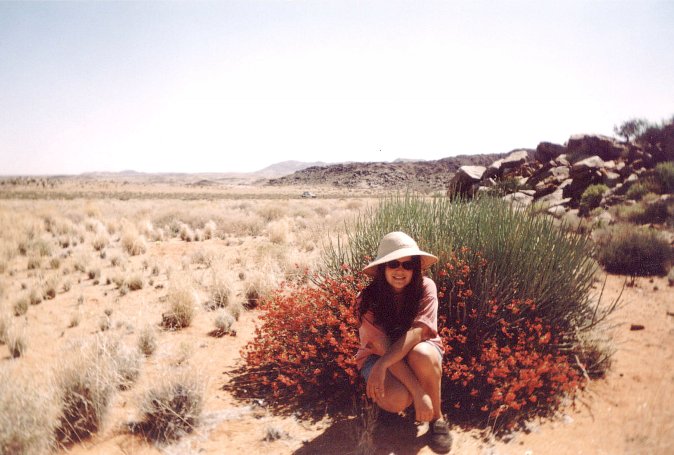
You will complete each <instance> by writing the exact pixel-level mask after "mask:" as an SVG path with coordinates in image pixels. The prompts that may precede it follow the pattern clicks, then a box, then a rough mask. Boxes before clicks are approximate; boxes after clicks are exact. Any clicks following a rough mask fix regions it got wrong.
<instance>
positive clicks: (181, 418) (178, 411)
mask: <svg viewBox="0 0 674 455" xmlns="http://www.w3.org/2000/svg"><path fill="white" fill-rule="evenodd" d="M160 376H161V379H160V380H159V381H158V382H157V383H155V384H153V385H152V386H151V387H150V388H148V390H147V391H146V392H145V394H144V396H143V398H142V401H141V405H140V410H141V414H142V419H141V422H140V423H137V424H134V425H132V431H134V432H136V433H140V434H142V435H144V436H145V437H147V438H148V439H151V440H153V441H157V442H160V443H165V442H171V441H176V440H178V439H180V438H181V437H182V436H183V435H185V434H189V433H191V432H192V431H194V429H195V427H196V426H197V425H198V424H199V420H200V417H201V412H202V408H203V401H204V396H203V395H204V386H203V384H202V382H201V381H200V380H199V379H198V378H197V377H196V376H195V375H194V374H193V373H191V372H190V371H187V370H180V371H178V372H173V371H167V372H166V374H162V375H160Z"/></svg>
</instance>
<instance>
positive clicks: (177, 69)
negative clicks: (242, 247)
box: [0, 0, 674, 176]
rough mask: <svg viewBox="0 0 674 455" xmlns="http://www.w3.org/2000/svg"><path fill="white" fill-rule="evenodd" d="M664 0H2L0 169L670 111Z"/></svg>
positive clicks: (573, 125)
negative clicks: (99, 0) (102, 0)
mask: <svg viewBox="0 0 674 455" xmlns="http://www.w3.org/2000/svg"><path fill="white" fill-rule="evenodd" d="M672 24H674V2H673V1H654V0H647V1H609V0H602V1H600V0H591V1H580V0H571V1H566V2H552V1H537V2H533V1H499V0H494V1H475V2H467V1H466V2H439V1H431V2H424V3H419V2H411V1H372V2H356V1H321V2H308V1H271V0H270V1H222V2H6V1H0V81H1V82H2V84H1V85H0V160H1V161H2V163H3V164H2V167H1V169H0V175H4V176H10V175H35V176H38V175H76V174H81V173H88V172H120V171H124V170H133V171H136V172H146V173H232V172H236V173H239V172H255V171H259V170H261V169H263V168H265V167H267V166H269V165H272V164H275V163H279V162H283V161H302V162H317V161H322V162H325V163H338V162H345V161H360V162H373V161H394V160H396V159H419V160H437V159H441V158H447V157H451V156H456V155H474V154H485V153H504V152H508V151H510V150H513V149H517V148H535V147H536V145H537V144H538V143H539V142H542V141H548V142H555V143H560V144H563V143H565V142H566V141H567V140H568V138H569V137H570V136H571V135H575V134H583V133H588V134H603V135H608V136H613V126H614V125H616V124H620V123H622V122H624V121H626V120H628V119H631V118H645V119H647V120H649V121H651V122H654V123H655V122H660V121H663V120H665V119H669V118H671V117H672V115H673V114H674V91H672V87H674V49H673V48H672V46H671V43H672V42H674V27H672Z"/></svg>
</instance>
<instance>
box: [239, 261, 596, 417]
mask: <svg viewBox="0 0 674 455" xmlns="http://www.w3.org/2000/svg"><path fill="white" fill-rule="evenodd" d="M449 257H450V259H449V261H448V262H446V263H445V264H444V265H443V266H442V267H439V268H436V270H435V274H434V278H435V280H436V282H437V284H438V298H439V311H438V325H439V327H438V329H439V332H440V335H441V337H442V338H443V342H444V345H445V356H444V360H443V406H444V408H445V409H444V410H445V411H446V412H449V413H452V414H454V416H453V420H459V421H464V422H465V421H472V420H478V421H480V422H488V423H489V424H490V426H493V427H498V428H511V427H513V426H514V425H515V424H517V423H518V422H521V421H523V420H525V419H526V418H527V417H530V416H532V415H542V414H546V413H548V412H549V411H551V410H553V409H555V408H556V407H557V406H558V405H559V403H560V401H561V399H562V397H563V396H564V395H565V394H568V395H573V392H574V391H575V390H576V389H577V388H578V387H580V386H582V383H583V376H582V375H581V374H580V367H578V366H577V365H576V364H575V363H572V362H571V361H570V359H569V357H568V355H572V354H568V353H567V351H564V350H562V349H561V346H562V345H567V346H568V345H569V343H570V342H572V341H573V339H572V338H569V337H568V336H567V335H565V334H566V333H569V331H568V329H567V327H566V325H565V324H564V321H563V320H560V321H554V320H550V317H549V313H545V312H543V311H540V309H538V308H537V306H536V303H535V302H534V301H532V300H522V299H519V298H511V299H510V300H509V301H500V300H503V299H502V298H501V299H500V300H499V299H497V298H491V299H488V300H487V301H485V299H484V293H481V296H479V295H478V293H476V292H475V293H474V292H473V290H472V287H473V286H476V285H477V283H478V282H479V281H480V279H481V277H482V276H483V273H484V271H485V270H486V269H487V261H486V260H485V259H483V258H482V257H481V255H480V254H477V253H474V252H471V251H470V250H469V249H467V248H463V249H460V250H458V251H457V252H456V253H453V254H451V255H450V256H449ZM334 272H335V271H334V270H333V271H332V273H330V274H324V275H315V276H313V277H312V278H311V280H307V279H306V278H307V277H306V276H304V277H301V278H300V279H298V280H296V281H292V282H287V283H284V284H283V285H282V286H281V287H280V289H278V290H277V291H276V292H275V293H274V294H273V295H272V296H271V297H269V298H268V299H266V300H264V301H263V302H262V303H261V304H260V309H261V310H263V312H262V314H261V316H260V321H261V325H259V326H258V327H257V329H256V333H255V338H254V339H253V341H251V342H250V343H249V344H248V345H247V346H246V347H245V348H244V349H243V351H242V355H243V358H244V359H245V361H246V386H247V388H248V395H249V396H250V395H251V392H252V395H253V396H257V397H261V396H266V397H270V398H273V399H274V404H275V406H276V407H281V408H282V407H290V406H293V405H295V404H300V405H302V404H314V405H318V406H320V407H321V408H323V409H325V408H326V405H331V404H332V405H345V404H347V405H351V404H352V403H353V397H354V394H359V393H362V390H361V387H362V381H359V380H358V372H357V369H356V364H355V362H354V354H355V352H356V350H357V348H358V335H357V328H358V308H357V301H356V297H357V295H358V293H359V292H360V291H361V290H362V289H363V288H364V287H365V286H366V284H367V282H368V278H367V277H366V276H364V275H363V274H360V273H357V274H354V273H353V272H352V271H351V269H350V268H349V267H347V266H342V267H341V268H340V270H339V272H338V273H334ZM270 395H271V396H270ZM341 409H344V407H343V406H341Z"/></svg>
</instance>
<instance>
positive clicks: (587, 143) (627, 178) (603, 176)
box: [448, 135, 652, 223]
mask: <svg viewBox="0 0 674 455" xmlns="http://www.w3.org/2000/svg"><path fill="white" fill-rule="evenodd" d="M648 163H652V160H651V159H650V155H649V154H647V153H646V152H644V151H643V150H641V149H639V148H638V147H636V146H634V145H631V146H629V147H628V146H626V145H625V144H621V143H619V142H617V141H616V140H614V139H612V138H609V137H606V136H592V135H579V136H572V137H571V138H570V139H569V141H568V142H567V144H566V145H558V144H552V143H550V142H541V143H540V144H538V147H536V150H535V151H533V153H532V152H531V151H526V150H516V151H513V152H511V153H510V154H508V156H506V157H504V158H502V159H499V160H495V161H494V162H492V163H491V164H489V165H488V166H486V168H475V167H473V166H464V167H462V168H461V169H459V171H458V172H457V173H456V174H455V175H454V177H453V178H452V180H451V181H450V184H449V186H448V188H449V189H448V193H454V192H460V193H462V194H464V195H468V196H472V195H475V194H477V193H483V192H492V193H494V192H496V193H497V194H501V195H502V197H503V199H505V200H507V201H509V202H512V203H513V204H516V205H518V206H528V205H531V204H533V203H537V204H539V205H540V206H541V207H542V208H543V209H545V210H546V211H547V212H548V213H550V214H551V215H553V216H556V217H560V216H562V215H564V214H565V213H567V212H568V211H570V210H575V211H576V212H577V207H578V206H579V203H580V200H581V197H582V195H583V193H584V192H585V190H586V189H587V188H588V187H589V186H590V185H593V184H599V183H603V184H604V185H606V186H607V187H608V191H606V193H605V194H604V199H603V202H604V204H605V205H606V204H610V203H616V202H620V201H622V200H624V194H625V193H626V192H627V190H628V189H629V187H630V186H631V185H633V184H635V183H637V182H639V181H641V180H642V178H644V177H645V176H647V175H648V173H649V171H648V170H647V168H645V167H644V166H646V165H647V164H648ZM481 169H484V171H483V172H482V171H481ZM513 187H514V189H513ZM508 189H510V190H512V191H509V192H508V193H509V194H505V195H503V194H502V193H503V192H504V190H508ZM602 221H604V222H607V223H609V222H612V220H610V219H608V217H605V219H603V220H602Z"/></svg>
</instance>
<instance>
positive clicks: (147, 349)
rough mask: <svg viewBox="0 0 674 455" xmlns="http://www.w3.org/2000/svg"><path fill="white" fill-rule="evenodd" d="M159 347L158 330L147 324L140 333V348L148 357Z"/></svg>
mask: <svg viewBox="0 0 674 455" xmlns="http://www.w3.org/2000/svg"><path fill="white" fill-rule="evenodd" d="M156 349H157V332H156V330H155V329H154V328H153V327H152V326H149V325H148V326H146V327H145V328H144V329H143V330H141V332H140V334H139V335H138V350H140V352H142V353H143V354H144V355H145V356H146V357H149V356H151V355H152V354H153V353H154V351H155V350H156Z"/></svg>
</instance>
